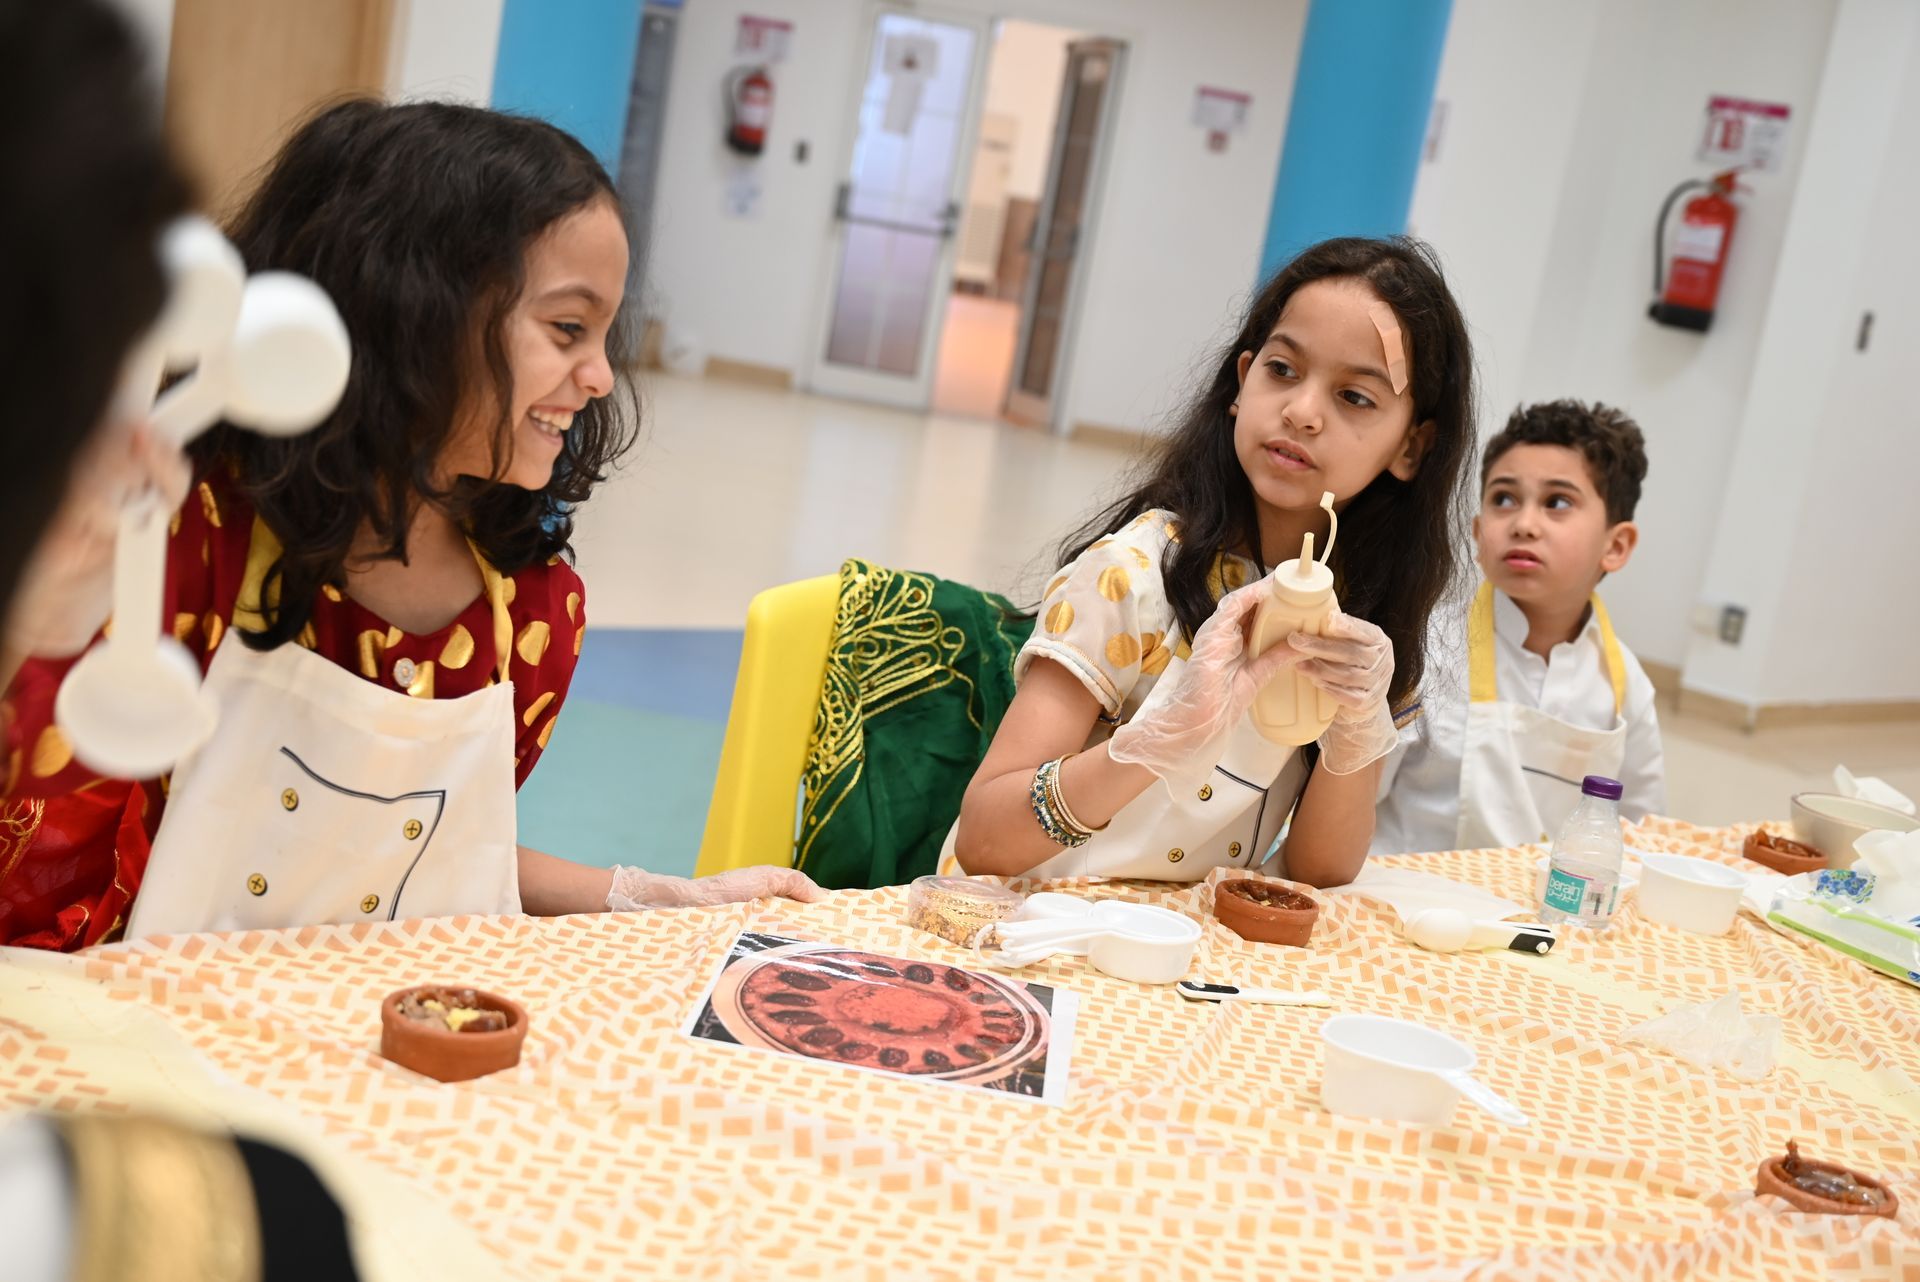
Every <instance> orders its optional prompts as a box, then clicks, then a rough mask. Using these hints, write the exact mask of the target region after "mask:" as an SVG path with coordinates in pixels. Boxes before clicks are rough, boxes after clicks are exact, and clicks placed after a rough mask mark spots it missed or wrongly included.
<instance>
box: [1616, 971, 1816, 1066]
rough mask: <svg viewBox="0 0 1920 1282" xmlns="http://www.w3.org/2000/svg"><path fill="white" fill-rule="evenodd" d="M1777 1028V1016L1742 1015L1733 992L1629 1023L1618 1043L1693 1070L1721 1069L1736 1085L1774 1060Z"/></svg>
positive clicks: (1777, 1051) (1777, 1049)
mask: <svg viewBox="0 0 1920 1282" xmlns="http://www.w3.org/2000/svg"><path fill="white" fill-rule="evenodd" d="M1780 1028H1781V1025H1780V1017H1779V1016H1778V1015H1746V1014H1742V1013H1741V1010H1740V993H1739V991H1738V990H1735V991H1733V992H1730V993H1727V994H1726V995H1725V996H1723V997H1720V998H1718V999H1716V1000H1714V1001H1710V1002H1699V1003H1697V1004H1695V1005H1691V1006H1681V1007H1679V1008H1677V1009H1675V1010H1671V1011H1668V1012H1667V1013H1666V1014H1664V1015H1660V1016H1657V1017H1655V1018H1653V1019H1650V1020H1648V1021H1647V1022H1646V1023H1644V1024H1635V1025H1634V1026H1633V1027H1632V1028H1629V1029H1628V1030H1627V1031H1626V1032H1624V1033H1622V1034H1621V1035H1620V1040H1621V1041H1623V1042H1627V1043H1630V1044H1638V1045H1641V1046H1651V1047H1653V1048H1655V1049H1656V1050H1663V1051H1666V1052H1667V1053H1668V1054H1670V1055H1678V1056H1679V1057H1680V1058H1681V1059H1683V1060H1685V1061H1687V1063H1689V1064H1692V1065H1693V1066H1694V1067H1696V1068H1723V1069H1725V1070H1726V1071H1727V1072H1729V1073H1731V1074H1732V1075H1733V1076H1735V1077H1738V1078H1740V1079H1741V1080H1742V1081H1748V1082H1757V1081H1759V1080H1760V1079H1761V1078H1763V1077H1766V1076H1767V1075H1768V1074H1769V1073H1771V1072H1773V1066H1774V1065H1775V1064H1776V1063H1777V1062H1779V1059H1780Z"/></svg>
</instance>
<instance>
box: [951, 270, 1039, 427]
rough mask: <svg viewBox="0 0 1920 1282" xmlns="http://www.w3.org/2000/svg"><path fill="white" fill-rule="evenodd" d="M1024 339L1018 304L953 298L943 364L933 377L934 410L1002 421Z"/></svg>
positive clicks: (963, 296)
mask: <svg viewBox="0 0 1920 1282" xmlns="http://www.w3.org/2000/svg"><path fill="white" fill-rule="evenodd" d="M1019 340H1020V305H1019V304H1018V303H1012V302H1007V301H1005V300H1003V299H998V298H981V297H979V296H977V295H974V294H955V295H953V296H952V297H951V298H950V299H948V301H947V323H946V327H945V328H944V329H942V330H941V331H940V360H939V364H938V365H937V366H936V367H935V369H934V373H933V406H934V409H935V410H936V411H937V412H938V413H942V414H959V415H964V416H966V417H968V418H985V419H996V418H998V417H1000V408H1001V406H1003V405H1005V404H1006V402H1007V384H1008V382H1009V381H1010V380H1011V379H1012V377H1013V349H1014V347H1015V346H1016V345H1017V344H1018V342H1019Z"/></svg>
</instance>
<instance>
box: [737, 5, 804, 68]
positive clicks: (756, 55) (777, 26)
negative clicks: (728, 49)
mask: <svg viewBox="0 0 1920 1282" xmlns="http://www.w3.org/2000/svg"><path fill="white" fill-rule="evenodd" d="M792 39H793V24H792V23H791V22H785V21H782V20H781V19H779V18H760V17H755V16H754V15H753V14H750V13H743V14H741V15H740V25H739V27H738V28H737V30H736V32H735V35H734V40H733V56H734V58H735V60H736V61H741V62H768V63H771V62H780V61H782V60H784V59H785V58H786V56H787V44H788V43H789V42H790V41H791V40H792Z"/></svg>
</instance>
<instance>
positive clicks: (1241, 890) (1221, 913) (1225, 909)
mask: <svg viewBox="0 0 1920 1282" xmlns="http://www.w3.org/2000/svg"><path fill="white" fill-rule="evenodd" d="M1213 915H1214V916H1215V917H1218V918H1219V919H1220V922H1221V924H1222V925H1224V926H1226V928H1227V929H1229V930H1231V931H1232V932H1233V933H1234V934H1236V935H1238V936H1240V938H1242V939H1244V940H1246V941H1248V942H1249V943H1254V944H1287V945H1290V946H1292V947H1294V948H1304V947H1306V945H1307V940H1308V939H1310V938H1311V937H1312V936H1313V923H1314V922H1315V921H1317V920H1319V917H1320V904H1319V902H1318V901H1317V900H1315V899H1314V898H1313V897H1312V896H1311V895H1303V894H1301V893H1300V892H1299V891H1297V890H1292V889H1289V888H1288V887H1286V886H1278V885H1275V884H1273V883H1272V882H1266V881H1250V880H1246V879H1236V880H1234V881H1223V882H1221V883H1220V884H1219V885H1218V886H1216V887H1214V891H1213Z"/></svg>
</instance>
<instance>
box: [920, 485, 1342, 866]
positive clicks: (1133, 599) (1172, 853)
mask: <svg viewBox="0 0 1920 1282" xmlns="http://www.w3.org/2000/svg"><path fill="white" fill-rule="evenodd" d="M1178 538H1179V520H1178V518H1177V517H1175V516H1174V514H1173V513H1171V512H1167V511H1160V510H1155V511H1150V512H1145V513H1142V514H1141V515H1140V516H1138V517H1135V518H1134V519H1133V521H1131V522H1130V523H1129V524H1128V525H1127V526H1126V527H1125V528H1123V529H1121V530H1118V531H1116V532H1115V533H1113V534H1110V535H1108V536H1107V537H1106V538H1103V539H1100V540H1099V541H1097V542H1096V543H1094V544H1093V546H1091V547H1089V548H1088V549H1087V550H1086V551H1085V552H1083V553H1081V554H1080V556H1079V557H1078V558H1077V559H1076V560H1075V561H1074V562H1073V563H1072V564H1070V565H1068V566H1065V567H1064V568H1063V569H1061V571H1060V572H1059V573H1058V574H1057V575H1055V576H1054V578H1053V580H1052V581H1051V582H1050V583H1049V584H1048V585H1047V590H1046V593H1045V595H1044V597H1043V599H1042V602H1041V605H1040V618H1039V621H1038V624H1037V626H1035V628H1034V631H1033V636H1032V637H1031V638H1030V639H1029V640H1028V641H1027V643H1026V645H1025V646H1023V647H1022V648H1021V650H1020V655H1019V657H1018V658H1017V659H1016V660H1015V661H1014V676H1015V678H1016V679H1023V678H1024V677H1025V675H1026V672H1027V669H1028V668H1029V667H1030V666H1031V665H1032V663H1033V661H1034V660H1035V659H1051V660H1052V661H1053V662H1055V663H1058V664H1059V665H1060V666H1061V667H1063V668H1065V669H1066V670H1067V671H1069V672H1071V673H1072V674H1073V675H1074V676H1075V677H1077V678H1078V679H1079V680H1080V683H1081V684H1082V685H1084V686H1086V687H1087V689H1088V690H1089V691H1090V692H1092V694H1093V696H1094V698H1096V699H1098V700H1099V701H1100V707H1101V711H1102V713H1103V716H1102V718H1101V720H1099V721H1097V722H1095V723H1094V727H1093V731H1092V733H1091V734H1090V735H1089V736H1088V739H1087V742H1086V744H1085V747H1087V748H1093V747H1097V746H1099V745H1100V744H1101V743H1104V742H1105V741H1106V740H1107V738H1108V737H1109V736H1111V735H1112V733H1113V729H1114V727H1115V726H1117V725H1119V724H1121V723H1122V722H1125V721H1128V720H1131V719H1132V718H1133V717H1134V716H1136V715H1138V714H1139V713H1140V711H1141V709H1142V708H1146V707H1150V706H1151V705H1152V704H1153V703H1154V702H1155V697H1154V696H1155V692H1156V691H1162V690H1168V691H1170V690H1171V688H1172V685H1171V683H1170V682H1168V681H1166V679H1165V678H1166V677H1167V675H1168V674H1169V673H1170V672H1174V671H1177V670H1178V666H1179V665H1181V664H1183V663H1185V662H1186V660H1187V656H1188V646H1187V640H1186V638H1185V637H1183V636H1182V635H1181V633H1180V626H1179V623H1178V622H1177V621H1176V620H1175V618H1174V615H1173V607H1172V606H1171V605H1169V604H1168V602H1167V594H1166V589H1165V586H1164V584H1163V583H1162V582H1161V578H1160V563H1161V558H1162V556H1163V555H1164V554H1165V552H1166V550H1167V545H1168V544H1169V543H1171V542H1177V541H1178ZM1257 573H1258V570H1257V568H1256V567H1255V565H1254V564H1253V562H1251V561H1249V560H1247V559H1246V558H1244V557H1235V556H1223V557H1221V558H1220V559H1219V560H1218V561H1217V562H1216V563H1215V565H1214V568H1213V572H1212V577H1211V582H1210V587H1211V588H1212V591H1213V594H1214V596H1215V598H1216V599H1217V598H1219V597H1220V596H1222V595H1224V594H1225V593H1227V592H1231V591H1232V590H1233V589H1235V588H1238V587H1242V586H1244V585H1245V584H1246V583H1248V582H1249V581H1251V580H1252V578H1253V577H1254V575H1255V574H1257ZM1162 697H1165V696H1164V694H1163V695H1162ZM1306 777H1307V766H1306V762H1305V760H1304V758H1303V757H1302V756H1301V754H1300V751H1299V750H1298V749H1296V748H1284V747H1280V746H1277V745H1275V744H1272V743H1269V742H1267V740H1266V739H1264V738H1262V737H1261V736H1260V734H1259V733H1258V732H1257V731H1256V730H1254V728H1253V723H1252V722H1251V721H1250V720H1247V719H1244V718H1243V719H1242V721H1241V723H1240V725H1239V726H1237V727H1236V728H1235V730H1234V732H1233V734H1232V736H1231V737H1230V738H1229V740H1228V744H1227V751H1226V754H1225V756H1223V757H1222V758H1221V761H1220V763H1219V765H1218V766H1217V767H1216V768H1215V770H1214V772H1213V777H1212V779H1211V780H1210V781H1208V782H1207V783H1206V784H1203V785H1201V786H1200V787H1199V788H1198V789H1197V790H1196V791H1194V792H1193V793H1192V794H1191V795H1182V796H1178V797H1176V796H1174V795H1172V791H1171V789H1169V788H1168V786H1167V785H1166V784H1165V783H1163V782H1156V783H1155V784H1154V785H1153V786H1152V787H1150V788H1148V789H1147V791H1146V792H1144V793H1142V794H1141V795H1140V796H1138V797H1136V798H1135V799H1134V800H1133V801H1132V802H1130V803H1129V804H1128V805H1127V807H1126V808H1125V809H1123V810H1122V811H1121V812H1120V813H1119V814H1118V815H1116V816H1115V817H1114V820H1113V822H1112V823H1111V824H1109V825H1108V826H1107V827H1106V828H1105V829H1104V830H1103V831H1101V832H1099V833H1096V834H1095V835H1094V837H1093V839H1092V840H1091V841H1088V842H1087V843H1086V844H1085V845H1082V846H1077V847H1073V848H1071V849H1065V850H1062V851H1061V852H1060V853H1059V854H1057V855H1055V856H1054V857H1053V858H1051V859H1049V860H1047V861H1046V862H1045V863H1043V864H1041V865H1040V866H1039V867H1037V868H1035V869H1034V870H1033V874H1032V875H1034V876H1039V877H1083V876H1101V877H1141V878H1152V879H1157V880H1161V881H1198V880H1200V879H1201V878H1203V877H1205V876H1206V875H1207V873H1208V872H1210V871H1211V870H1212V869H1214V868H1218V867H1222V866H1228V867H1236V868H1248V867H1257V866H1258V865H1259V864H1260V862H1261V860H1262V859H1263V858H1264V856H1265V854H1266V852H1267V849H1268V847H1270V846H1271V845H1272V844H1273V842H1274V839H1275V838H1277V837H1278V836H1279V834H1280V831H1281V829H1282V828H1283V827H1284V826H1285V824H1286V820H1287V816H1288V815H1289V814H1290V813H1291V812H1292V810H1293V804H1294V802H1295V801H1296V800H1297V799H1298V797H1299V795H1300V790H1301V789H1302V788H1303V787H1304V786H1305V784H1306ZM1183 792H1184V790H1183ZM952 851H953V834H952V833H949V834H948V836H947V847H946V850H945V851H944V852H943V853H942V856H941V867H942V869H943V870H945V869H948V868H949V867H953V866H955V865H954V861H953V859H952Z"/></svg>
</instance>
